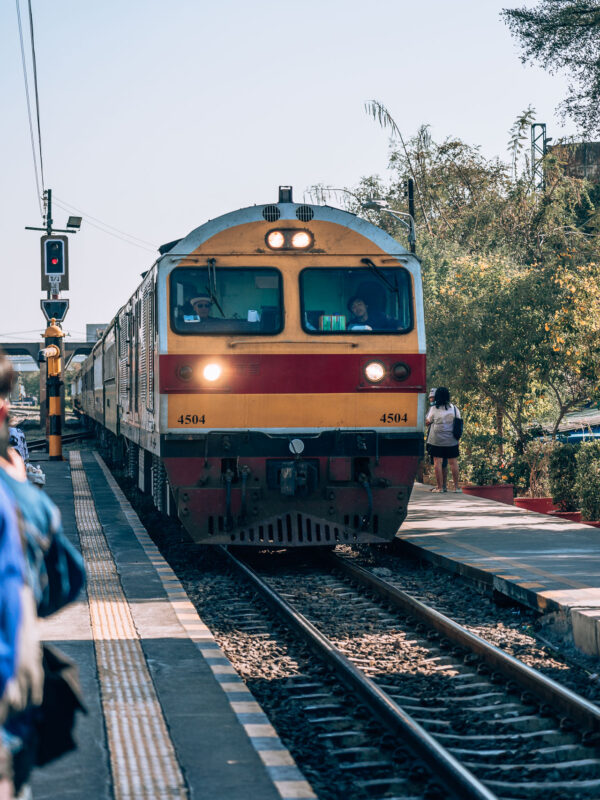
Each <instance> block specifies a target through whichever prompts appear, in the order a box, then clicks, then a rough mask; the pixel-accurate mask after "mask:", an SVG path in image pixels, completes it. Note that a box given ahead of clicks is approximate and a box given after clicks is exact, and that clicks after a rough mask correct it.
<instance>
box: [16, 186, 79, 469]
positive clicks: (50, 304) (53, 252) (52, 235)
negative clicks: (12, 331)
mask: <svg viewBox="0 0 600 800" xmlns="http://www.w3.org/2000/svg"><path fill="white" fill-rule="evenodd" d="M44 208H45V212H46V213H45V214H44V227H43V228H38V227H31V226H28V225H26V226H25V230H28V231H43V232H44V234H45V235H44V236H42V237H41V239H40V246H41V286H42V291H45V292H46V298H45V299H42V300H41V301H40V305H41V308H42V311H43V312H44V317H45V319H46V323H49V324H48V327H47V329H46V332H45V334H44V336H45V337H46V347H45V348H44V350H42V351H40V425H41V426H42V427H46V433H47V435H48V436H49V452H50V454H51V455H50V458H52V457H53V456H52V452H53V450H54V451H55V452H56V451H58V454H59V455H58V456H57V458H62V455H61V451H62V448H61V444H60V441H61V439H60V431H61V422H62V420H64V382H63V380H62V378H63V377H64V376H63V374H62V372H63V369H64V342H63V337H64V334H63V332H62V330H61V328H60V323H61V322H62V321H63V320H64V318H65V316H66V313H67V310H68V308H69V301H68V300H61V299H60V293H61V291H64V290H67V289H68V288H69V240H68V238H67V236H60V235H58V236H57V234H69V233H77V231H78V230H79V228H80V226H81V217H69V219H68V221H67V227H66V229H65V228H63V229H55V228H53V224H54V220H53V219H52V189H47V190H46V191H45V192H44ZM50 330H52V334H49V333H48V331H50ZM57 331H58V333H57ZM49 338H50V339H51V340H52V341H51V342H49V341H48V339H49ZM50 345H52V347H53V348H56V349H57V350H58V353H54V350H52V351H51V352H50V353H49V354H46V356H45V357H42V355H44V353H45V351H46V350H48V349H49V347H50ZM44 362H47V370H46V375H44V370H43V369H42V367H41V364H42V363H44ZM51 368H52V372H51ZM57 369H58V373H56V370H57ZM55 392H58V394H55ZM61 399H62V402H61ZM57 407H58V414H59V419H58V433H57V432H56V428H57V423H56V420H55V418H56V409H57ZM53 429H54V432H53ZM56 436H58V444H56V441H55V438H53V437H56Z"/></svg>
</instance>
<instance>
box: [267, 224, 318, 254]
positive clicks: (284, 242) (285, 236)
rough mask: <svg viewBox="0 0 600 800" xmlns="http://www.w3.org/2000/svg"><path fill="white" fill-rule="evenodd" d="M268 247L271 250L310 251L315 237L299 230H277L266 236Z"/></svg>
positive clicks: (308, 232)
mask: <svg viewBox="0 0 600 800" xmlns="http://www.w3.org/2000/svg"><path fill="white" fill-rule="evenodd" d="M265 242H266V243H267V247H269V248H270V249H271V250H310V248H311V247H314V244H315V237H314V236H313V235H312V233H311V232H310V231H307V230H304V229H302V230H299V229H298V228H276V229H275V230H272V231H269V232H268V233H267V235H266V236H265Z"/></svg>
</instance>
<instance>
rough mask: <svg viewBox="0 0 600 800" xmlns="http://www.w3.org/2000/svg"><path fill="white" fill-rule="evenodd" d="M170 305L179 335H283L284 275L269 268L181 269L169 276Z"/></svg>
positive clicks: (172, 318) (172, 320)
mask: <svg viewBox="0 0 600 800" xmlns="http://www.w3.org/2000/svg"><path fill="white" fill-rule="evenodd" d="M170 305H171V327H172V328H173V330H174V331H176V332H177V333H184V334H195V335H198V334H213V335H219V334H252V335H260V334H263V335H268V334H274V333H279V332H280V331H281V329H282V327H283V302H282V286H281V274H280V272H279V271H278V270H276V269H270V268H267V267H259V268H252V267H216V268H212V269H210V270H209V269H208V268H206V267H205V268H190V267H178V268H177V269H174V270H173V272H172V273H171V276H170Z"/></svg>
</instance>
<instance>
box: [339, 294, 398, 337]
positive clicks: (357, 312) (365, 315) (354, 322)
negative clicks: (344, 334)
mask: <svg viewBox="0 0 600 800" xmlns="http://www.w3.org/2000/svg"><path fill="white" fill-rule="evenodd" d="M348 311H349V312H350V313H351V314H352V316H351V318H350V321H349V322H348V328H349V329H351V328H355V329H361V328H363V329H365V330H372V331H394V330H397V328H398V322H397V321H396V320H395V319H391V318H390V317H388V316H387V315H386V314H384V313H383V311H369V305H368V303H367V302H366V300H365V299H364V298H363V297H361V296H360V295H354V297H351V298H350V300H348Z"/></svg>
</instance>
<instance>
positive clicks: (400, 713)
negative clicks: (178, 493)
mask: <svg viewBox="0 0 600 800" xmlns="http://www.w3.org/2000/svg"><path fill="white" fill-rule="evenodd" d="M220 549H221V552H222V553H223V554H224V555H225V557H226V558H227V560H228V561H229V563H230V564H231V565H232V566H233V567H234V568H235V570H236V571H237V572H238V573H240V574H241V575H242V576H243V577H244V578H245V579H246V580H247V581H248V582H249V583H250V584H251V585H252V587H253V588H254V589H255V590H257V591H258V592H259V593H260V595H261V596H262V598H263V600H265V601H266V603H267V604H268V605H269V606H270V607H271V608H272V609H273V610H274V611H275V612H276V613H277V614H278V615H279V616H281V617H283V618H284V620H285V622H286V623H287V624H288V625H289V626H290V627H292V628H293V629H294V630H295V631H296V632H297V633H299V634H300V636H301V637H302V638H303V639H305V640H308V642H309V644H310V645H311V647H312V648H313V649H314V650H315V651H316V653H317V654H318V655H319V656H320V657H321V658H324V659H325V660H326V661H328V662H329V663H330V664H331V665H332V666H333V667H334V669H335V671H336V672H337V673H338V674H340V675H341V676H342V677H343V678H344V680H345V681H346V682H347V683H348V684H349V685H350V686H351V687H352V688H353V690H354V691H355V692H356V694H357V695H358V696H359V697H360V698H361V700H362V702H363V703H364V704H365V705H366V706H367V707H368V708H369V709H370V710H371V712H372V713H373V714H375V716H377V717H378V719H379V720H380V721H381V722H382V723H383V724H384V725H385V726H386V727H387V728H388V729H389V730H391V731H392V732H393V733H394V734H395V735H397V736H399V737H400V738H401V739H402V740H403V741H404V742H405V743H406V744H407V745H408V746H409V747H410V748H411V749H412V750H413V751H414V752H415V753H416V754H417V755H418V756H419V757H420V758H421V759H422V760H423V761H424V762H425V763H426V764H427V765H428V766H429V767H430V768H431V769H432V771H433V772H434V773H435V776H436V778H437V779H438V780H440V781H442V782H443V783H444V784H445V786H446V788H447V789H449V790H450V791H452V792H453V793H454V794H455V795H456V797H457V798H459V800H497V796H496V795H495V794H493V792H491V791H490V790H489V789H487V788H486V786H485V785H484V784H483V783H481V782H480V781H479V780H478V778H476V777H475V776H474V775H473V774H472V773H471V772H469V770H467V769H466V768H465V767H464V766H463V765H462V764H461V763H460V762H459V761H457V760H456V759H455V758H454V756H452V755H451V754H450V753H449V752H448V751H447V750H446V749H445V748H444V747H442V746H441V745H440V744H439V743H438V742H437V741H436V740H435V739H434V738H433V737H432V736H430V735H429V734H428V733H427V731H426V730H425V729H424V728H422V727H421V726H420V725H419V724H418V723H417V722H416V721H415V720H414V719H413V718H412V717H411V716H410V715H409V714H407V713H406V712H405V711H404V710H403V709H402V708H401V707H400V706H399V705H398V704H397V703H395V702H394V700H392V698H391V697H390V696H389V695H387V694H386V693H385V692H384V691H383V690H382V689H380V688H379V687H378V686H377V684H375V683H374V682H373V681H372V680H371V679H370V678H368V677H367V676H366V675H364V674H363V673H362V672H361V671H360V670H359V669H357V668H356V667H355V666H354V664H352V662H351V661H350V659H348V658H347V657H346V656H345V655H343V653H341V652H340V650H338V649H337V648H336V647H335V645H334V644H333V643H332V642H331V641H329V639H327V638H326V637H325V636H323V634H322V633H321V632H320V631H319V630H318V629H317V628H316V627H315V626H314V625H313V624H312V623H311V622H309V621H308V620H307V619H306V617H304V616H303V615H302V614H300V613H299V612H298V611H296V610H295V609H293V608H292V607H291V606H290V605H289V603H287V602H286V601H285V600H284V599H283V598H282V597H281V596H280V595H279V594H278V593H277V592H275V591H274V590H273V589H271V588H270V587H269V586H268V585H267V584H266V583H265V582H264V581H263V580H262V579H261V578H260V577H259V576H258V575H257V574H256V573H255V572H254V570H253V569H251V568H250V567H249V566H247V565H246V564H244V563H243V562H242V561H240V560H239V559H238V558H236V557H235V556H234V555H233V554H232V553H230V552H229V550H227V548H226V547H221V548H220Z"/></svg>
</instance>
